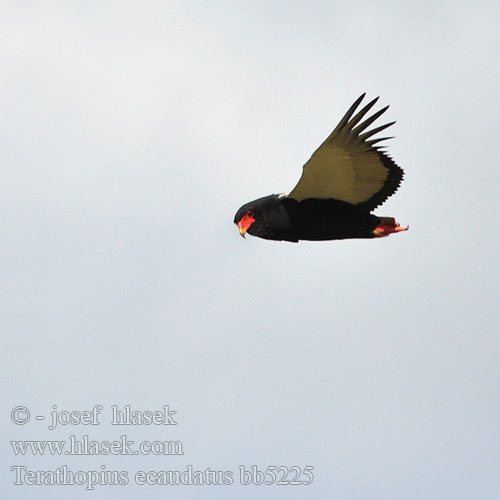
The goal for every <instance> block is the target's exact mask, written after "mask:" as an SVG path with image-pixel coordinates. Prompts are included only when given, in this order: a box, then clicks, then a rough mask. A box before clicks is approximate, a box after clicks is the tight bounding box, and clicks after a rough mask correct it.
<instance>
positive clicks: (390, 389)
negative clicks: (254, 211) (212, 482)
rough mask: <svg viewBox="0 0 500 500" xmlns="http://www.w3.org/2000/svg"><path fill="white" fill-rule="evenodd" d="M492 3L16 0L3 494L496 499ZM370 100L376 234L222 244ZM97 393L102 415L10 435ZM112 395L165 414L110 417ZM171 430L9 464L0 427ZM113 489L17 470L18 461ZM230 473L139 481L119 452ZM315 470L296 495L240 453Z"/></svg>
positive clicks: (138, 459) (111, 434) (141, 462)
mask: <svg viewBox="0 0 500 500" xmlns="http://www.w3.org/2000/svg"><path fill="white" fill-rule="evenodd" d="M499 18H500V4H499V3H498V2H496V1H493V0H492V1H475V2H463V1H444V2H435V3H433V4H431V2H426V3H418V2H406V1H400V0H398V1H386V2H368V1H366V2H361V1H353V2H340V1H338V2H326V1H325V2H321V1H316V2H282V1H275V2H262V1H252V2H249V1H248V2H220V1H218V2H190V1H184V0H183V1H179V2H174V1H146V2H133V1H107V2H96V1H87V2H62V1H61V2H58V1H48V2H18V1H4V2H2V3H1V16H0V47H1V49H0V54H1V62H0V64H1V66H0V70H1V78H0V89H1V92H0V102H1V110H2V112H1V115H2V119H1V120H0V127H1V130H0V140H1V148H0V168H1V172H2V175H1V179H2V182H1V183H0V214H1V235H2V244H1V246H0V248H1V250H0V252H1V254H0V266H1V286H2V300H1V303H0V315H1V316H0V317H1V330H2V338H3V347H2V350H1V363H2V367H3V378H4V383H3V389H2V395H3V396H2V398H3V412H2V413H3V417H2V442H3V452H2V454H1V456H2V459H1V461H2V468H1V470H2V482H3V483H4V485H5V486H4V487H2V490H4V491H6V494H5V496H4V498H9V499H27V498H29V499H40V500H45V499H51V500H57V499H68V498H71V499H77V500H79V499H87V498H89V499H94V500H110V499H136V498H147V499H181V498H187V499H234V498H238V499H246V498H262V499H277V498H280V499H281V498H283V499H287V500H288V499H305V498H307V499H311V498H314V499H332V498H333V499H366V498H370V499H377V500H392V499H394V500H396V499H398V500H399V499H406V500H412V499H415V500H417V499H418V500H424V499H425V500H428V499H434V498H435V499H438V498H439V499H441V500H442V499H450V500H461V499H464V500H465V499H467V500H468V499H471V498H477V499H481V500H486V499H491V500H493V499H498V498H500V475H499V473H498V471H499V470H500V426H499V422H500V363H499V356H500V339H499V331H498V330H499V328H498V302H499V292H498V282H499V278H500V276H499V269H498V253H499V236H498V216H499V213H500V211H499V209H500V206H499V205H500V204H499V180H500V179H499V158H500V145H499V141H498V133H499V132H498V123H497V121H498V116H499V113H500V105H499V98H498V82H499V80H500V59H499V54H498V46H499V41H500V31H499V27H498V19H499ZM364 91H366V92H367V93H368V97H370V98H371V97H375V96H377V95H380V96H381V98H380V107H381V106H384V105H386V104H390V105H391V108H390V110H389V111H388V112H387V113H386V115H384V116H385V118H386V120H387V121H389V120H397V124H396V125H395V126H394V127H392V133H393V134H394V135H395V136H396V139H395V140H393V141H390V143H389V148H390V149H389V151H390V153H391V155H392V156H393V157H394V158H395V160H396V161H397V162H398V164H399V165H401V166H402V167H403V168H404V169H405V172H406V178H405V181H404V183H403V185H402V187H401V188H400V190H399V192H398V193H397V194H396V195H395V196H394V197H393V198H391V199H390V200H389V201H388V202H387V203H386V204H385V205H384V206H383V207H380V208H379V209H378V210H377V211H376V212H377V213H378V214H380V215H391V216H396V217H397V218H398V220H399V221H400V222H401V223H402V224H410V231H409V232H408V233H404V234H399V235H394V236H391V237H390V238H387V239H383V240H377V241H341V242H324V243H310V242H303V243H300V244H298V245H295V244H288V243H277V242H267V241H264V240H259V239H256V238H247V239H246V240H243V239H242V238H240V236H239V234H238V232H237V230H236V228H235V226H234V225H233V223H232V220H233V216H234V213H235V211H236V210H237V209H238V207H239V206H240V205H242V204H243V203H244V202H247V201H249V200H251V199H254V198H257V197H260V196H264V195H267V194H271V193H274V192H283V191H288V190H290V189H291V188H292V187H293V186H294V185H295V182H296V181H297V179H298V177H299V175H300V172H301V167H302V164H303V163H304V162H305V161H306V160H307V159H308V158H309V156H310V154H311V153H312V152H313V151H314V149H315V148H316V147H317V146H318V145H319V144H320V143H321V142H322V141H323V139H324V138H325V137H326V136H327V135H328V134H329V133H330V132H331V130H332V128H333V127H334V126H335V125H336V123H337V122H338V120H339V119H340V118H341V116H342V114H343V113H344V112H345V111H346V109H347V107H348V106H350V104H351V103H352V102H353V101H354V100H355V99H356V98H357V97H358V96H359V95H360V94H361V93H362V92H364ZM96 404H101V405H103V406H104V416H103V418H102V424H101V425H99V426H94V427H92V428H89V427H82V426H79V427H78V426H76V427H75V426H73V427H69V426H67V427H63V428H58V429H56V430H54V431H52V432H51V431H49V430H48V429H47V422H45V423H44V422H40V421H34V420H33V421H32V422H30V423H28V424H27V425H25V426H16V425H14V424H13V423H12V422H11V421H10V411H11V409H12V408H13V407H14V406H16V405H25V406H26V407H28V408H29V409H30V411H31V413H32V416H35V415H46V416H48V415H49V412H50V411H51V409H52V405H57V407H58V408H59V409H67V410H86V409H91V408H92V407H93V406H94V405H96ZM113 404H118V405H125V404H130V405H132V407H133V408H134V409H141V410H145V409H157V408H161V407H162V406H163V405H164V404H168V405H170V407H171V408H173V409H175V410H176V411H177V412H178V413H177V420H178V425H177V426H176V427H172V426H167V427H151V426H143V427H138V426H136V427H131V428H126V429H125V430H124V429H123V428H114V427H111V426H110V425H109V424H108V421H109V416H110V415H109V414H110V407H111V405H113ZM71 434H75V435H77V436H81V435H83V434H88V435H89V436H90V438H91V439H100V440H103V439H108V440H114V439H118V438H119V436H120V435H122V434H126V435H127V436H128V438H129V439H131V440H134V441H141V440H145V439H148V440H181V441H182V442H183V444H184V452H185V455H184V456H182V457H180V456H167V457H152V456H133V457H129V456H118V457H109V456H98V457H88V456H87V457H68V456H50V455H45V456H42V457H40V456H29V455H27V456H24V457H21V456H14V454H13V452H12V450H11V447H10V444H9V441H10V440H14V439H15V440H22V439H25V440H26V439H38V440H43V439H46V440H47V439H57V440H65V439H66V438H67V437H68V436H69V435H71ZM64 464H66V465H67V466H68V468H69V469H70V470H72V471H76V470H87V471H88V470H100V467H101V465H105V466H106V468H107V470H125V471H128V472H129V479H130V483H129V485H127V486H115V487H105V486H97V487H96V489H95V490H93V491H90V492H89V491H86V490H85V489H84V487H81V486H71V487H69V486H68V487H62V486H13V482H14V479H15V477H14V473H13V472H11V471H10V466H12V465H25V466H26V467H28V469H30V470H54V469H56V468H57V467H59V466H61V465H64ZM189 464H191V465H192V466H193V468H195V469H198V470H204V469H206V468H207V467H210V468H211V469H213V470H230V471H233V473H234V484H233V485H231V486H199V487H198V486H180V487H170V486H149V487H147V486H137V485H135V484H134V480H133V477H134V473H135V472H136V471H138V470H145V471H146V470H156V471H158V470H184V469H185V468H186V466H187V465H189ZM239 465H246V466H251V465H258V466H259V468H261V469H265V468H266V467H267V466H269V465H275V466H287V467H290V466H293V465H295V466H299V467H305V466H308V465H312V466H314V476H315V479H314V481H313V483H312V484H311V485H309V486H259V487H250V486H242V485H239V484H238V483H239V481H238V466H239Z"/></svg>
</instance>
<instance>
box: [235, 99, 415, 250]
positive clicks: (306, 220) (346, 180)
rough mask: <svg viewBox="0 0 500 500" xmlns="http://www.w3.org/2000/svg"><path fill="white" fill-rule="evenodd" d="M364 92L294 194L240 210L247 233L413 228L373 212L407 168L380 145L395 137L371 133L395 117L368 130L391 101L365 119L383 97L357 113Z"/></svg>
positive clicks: (288, 235)
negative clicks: (394, 159)
mask: <svg viewBox="0 0 500 500" xmlns="http://www.w3.org/2000/svg"><path fill="white" fill-rule="evenodd" d="M364 97H365V94H363V95H361V96H360V97H359V98H358V99H357V100H356V102H355V103H354V104H353V105H352V106H351V107H350V108H349V110H348V111H347V113H346V114H345V116H344V117H343V118H342V120H340V122H339V124H338V125H337V126H336V127H335V130H334V131H333V132H332V133H331V134H330V135H329V136H328V137H327V139H326V140H325V142H323V144H321V146H320V147H319V148H318V149H317V150H316V151H315V152H314V153H313V155H312V156H311V158H310V159H309V161H308V162H307V163H306V164H305V165H304V168H303V172H302V176H301V178H300V179H299V182H298V183H297V185H296V186H295V187H294V188H293V189H292V191H291V192H290V193H289V194H279V195H278V194H272V195H269V196H265V197H264V198H259V199H258V200H254V201H251V202H249V203H246V204H245V205H243V206H242V207H241V208H240V209H239V210H238V211H237V212H236V215H235V217H234V223H235V224H237V226H238V229H239V232H240V234H241V235H242V236H245V234H246V233H249V234H251V235H253V236H257V237H259V238H264V239H267V240H284V241H293V242H297V241H299V240H316V241H318V240H341V239H347V238H376V237H381V236H387V235H389V234H391V233H397V232H399V231H406V230H407V229H408V227H401V226H400V225H399V224H398V223H397V222H396V220H395V219H394V218H392V217H380V216H377V215H374V214H372V213H370V212H371V211H372V210H374V209H375V208H376V207H377V206H379V205H381V204H382V203H383V202H384V201H385V200H386V199H387V198H389V196H391V195H392V194H394V193H395V192H396V190H397V189H398V187H399V185H400V184H401V181H402V179H403V170H402V169H401V168H400V167H399V166H398V165H396V163H395V162H394V161H393V160H392V158H390V157H389V156H388V155H387V154H386V153H385V152H384V151H383V150H382V148H383V146H376V144H378V143H380V142H381V141H383V140H386V139H390V137H381V138H375V139H370V137H372V136H373V135H375V134H377V133H378V132H381V131H382V130H384V129H386V128H388V127H390V126H391V125H393V124H394V123H395V122H391V123H387V124H385V125H381V126H379V127H376V128H373V129H371V130H369V131H366V129H367V128H368V127H369V126H370V125H371V124H372V123H373V122H374V121H375V120H376V119H377V118H379V117H380V116H381V115H382V114H383V113H384V112H385V111H386V110H387V108H388V107H389V106H386V107H385V108H383V109H381V110H380V111H378V112H377V113H375V114H373V115H372V116H370V117H369V118H366V119H365V117H366V115H367V113H368V111H370V109H371V108H372V107H373V106H374V104H375V103H376V102H377V100H378V97H377V98H376V99H373V101H371V102H369V103H368V104H367V105H366V106H365V107H363V108H362V109H361V110H360V111H359V112H357V113H356V114H354V113H355V112H356V110H357V108H358V106H359V105H360V103H361V101H362V100H363V98H364ZM363 120H364V121H363Z"/></svg>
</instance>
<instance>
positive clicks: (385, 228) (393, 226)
mask: <svg viewBox="0 0 500 500" xmlns="http://www.w3.org/2000/svg"><path fill="white" fill-rule="evenodd" d="M380 221H381V222H382V223H381V224H380V226H377V227H376V228H375V229H374V230H373V236H377V237H381V236H389V235H390V234H392V233H399V232H400V231H408V229H409V227H410V226H406V227H401V226H400V225H399V224H398V223H397V222H396V220H395V219H393V218H392V217H380Z"/></svg>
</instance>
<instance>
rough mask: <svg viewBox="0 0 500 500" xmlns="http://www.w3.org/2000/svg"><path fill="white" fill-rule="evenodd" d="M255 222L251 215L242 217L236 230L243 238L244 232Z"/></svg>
mask: <svg viewBox="0 0 500 500" xmlns="http://www.w3.org/2000/svg"><path fill="white" fill-rule="evenodd" d="M254 222H255V219H254V218H253V217H252V216H251V215H248V214H247V215H244V216H243V217H242V218H241V220H240V221H239V222H238V229H239V231H240V234H241V236H243V238H244V237H245V234H246V232H247V231H248V229H249V228H250V226H251V225H252V224H253V223H254Z"/></svg>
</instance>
